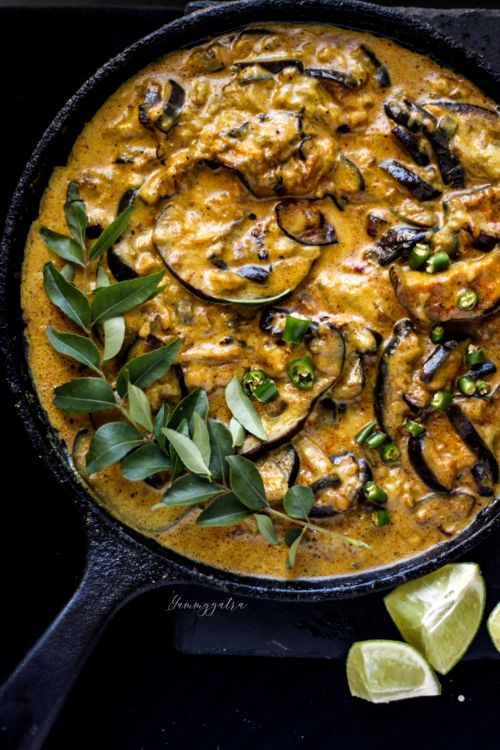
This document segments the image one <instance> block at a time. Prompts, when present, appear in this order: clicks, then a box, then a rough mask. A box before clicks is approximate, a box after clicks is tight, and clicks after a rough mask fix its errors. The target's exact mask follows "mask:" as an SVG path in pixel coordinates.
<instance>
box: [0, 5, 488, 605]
mask: <svg viewBox="0 0 500 750" xmlns="http://www.w3.org/2000/svg"><path fill="white" fill-rule="evenodd" d="M291 8H294V12H295V13H296V15H295V16H294V17H293V18H291V16H290V11H291ZM331 8H332V4H331V3H327V2H316V3H304V2H299V3H293V4H292V3H286V7H285V4H284V3H279V2H274V3H264V2H254V3H237V4H236V8H232V9H231V11H230V13H227V11H226V9H224V11H225V12H223V11H222V9H214V10H211V11H209V12H208V13H204V14H202V16H199V17H198V19H187V20H183V21H180V22H178V23H177V26H178V27H179V29H177V28H175V27H176V24H174V27H173V29H172V31H169V29H163V30H160V31H159V32H156V33H155V34H153V35H151V36H150V37H148V38H147V39H146V40H144V41H143V42H140V43H138V44H137V45H135V46H134V47H133V48H131V50H129V51H128V52H126V53H124V55H122V56H119V57H118V58H117V59H116V60H115V61H112V63H110V64H109V65H108V66H106V67H105V68H104V69H102V70H101V71H100V72H99V73H98V74H97V75H96V77H95V78H94V79H92V81H91V82H89V83H88V84H86V85H85V86H84V87H83V89H82V90H81V92H80V93H79V94H77V96H76V97H75V98H74V99H73V100H71V102H70V103H69V104H68V106H67V107H66V108H65V110H63V112H62V113H61V115H60V116H59V117H58V118H57V119H56V121H54V123H53V125H52V126H51V128H50V129H49V131H47V134H46V135H45V136H44V138H43V140H42V142H41V144H40V146H39V147H38V149H37V152H36V153H35V155H34V158H33V160H32V161H31V163H30V165H29V166H28V168H27V171H26V172H25V175H24V176H23V180H22V181H21V184H20V186H19V188H18V191H17V192H16V196H15V199H14V202H13V206H12V209H11V212H10V214H9V219H8V223H7V232H6V236H5V239H4V244H3V248H4V253H8V254H9V255H8V262H4V264H3V266H2V283H3V290H4V297H3V299H4V308H3V310H2V313H3V316H2V333H3V336H2V345H3V349H4V354H5V360H6V364H7V368H8V377H9V381H10V383H11V385H12V387H13V388H14V390H15V392H16V396H17V398H18V400H19V403H20V410H21V413H22V416H23V418H24V421H25V424H26V425H27V428H28V430H29V433H30V436H31V438H32V440H33V441H34V442H35V444H36V446H37V448H38V449H39V450H41V452H42V453H43V456H44V459H45V461H46V462H47V463H48V464H49V466H50V468H51V470H52V471H53V473H55V474H56V476H57V478H58V479H59V481H61V482H64V483H65V484H66V485H67V486H68V487H70V488H71V491H72V492H73V493H74V494H75V498H76V499H77V500H78V504H79V506H80V508H81V509H82V510H83V512H85V513H91V514H92V516H93V518H94V523H102V522H104V523H106V524H108V526H109V527H110V528H113V529H117V528H118V526H119V525H118V524H117V522H116V521H111V520H110V519H105V516H104V513H103V512H102V511H101V510H100V509H97V508H96V507H95V506H94V504H93V503H92V502H91V501H90V500H89V498H88V496H87V495H86V494H85V493H84V492H83V491H82V488H81V487H80V486H79V485H78V484H77V483H76V482H75V478H74V477H73V476H71V475H69V471H68V466H67V461H66V457H65V456H64V454H63V452H62V448H61V446H60V445H59V444H58V443H57V439H56V438H55V436H54V434H53V433H52V432H51V430H50V428H49V427H48V426H47V424H46V422H45V419H44V416H43V414H42V413H41V411H40V409H39V408H38V405H37V401H36V397H34V396H33V388H32V385H31V381H30V379H29V374H28V372H27V370H26V365H25V361H24V353H23V352H22V336H21V335H20V330H21V316H20V311H19V302H18V300H17V297H16V296H15V289H13V288H12V287H13V285H12V284H11V285H10V286H9V284H7V279H8V278H12V277H11V274H13V273H17V272H18V266H19V263H20V260H21V255H22V248H21V247H20V245H21V244H22V242H23V239H24V235H23V232H22V229H21V230H19V227H26V226H27V225H28V223H29V222H30V221H31V219H32V218H33V217H34V215H35V214H36V210H37V205H38V200H39V197H40V194H41V192H42V190H43V188H44V186H45V182H46V179H47V176H48V174H49V173H50V171H51V169H52V166H53V165H54V164H56V163H59V162H60V161H63V160H64V159H65V156H66V155H67V153H68V151H69V148H70V146H71V145H72V142H73V138H74V136H75V135H76V134H77V133H78V132H79V130H80V126H81V122H82V121H83V120H84V119H86V118H87V117H88V116H89V115H90V114H91V113H93V111H94V110H95V109H96V108H97V106H99V104H100V103H101V102H102V101H104V99H105V98H106V97H107V95H108V94H109V93H110V92H111V91H112V90H114V88H115V87H116V86H117V85H118V83H121V82H122V81H123V80H125V79H126V78H127V77H128V76H129V75H130V72H131V71H132V70H135V69H136V68H138V67H140V66H141V65H143V64H144V63H145V62H146V61H148V60H149V59H151V58H153V57H155V56H157V55H158V54H160V51H161V53H164V52H165V47H166V46H168V40H169V39H175V46H179V40H180V39H182V43H186V44H187V43H189V42H191V43H192V42H195V41H198V40H199V39H200V38H202V37H204V36H207V35H208V34H209V33H210V32H211V30H212V29H215V28H216V29H217V32H220V31H222V30H227V29H230V28H232V27H234V25H235V21H234V20H233V19H236V18H237V19H238V23H244V22H245V20H250V19H251V20H252V21H255V20H256V17H257V16H256V12H255V9H259V16H258V17H259V19H260V20H271V19H276V20H278V19H279V18H280V17H281V18H282V17H283V15H285V14H286V20H302V19H303V18H304V17H306V18H308V19H311V15H312V13H311V9H314V16H315V18H314V20H318V21H321V20H328V22H330V23H336V24H337V25H342V22H344V23H345V25H350V26H356V27H358V28H359V27H363V24H365V26H364V27H365V28H367V29H368V28H369V29H371V30H375V31H376V30H377V29H383V30H384V32H385V33H387V18H390V19H392V23H393V24H396V26H395V28H397V31H395V32H394V36H395V37H396V36H397V38H398V41H403V42H405V41H406V42H407V44H409V43H410V41H411V42H412V43H413V44H414V45H415V46H416V47H419V49H420V50H423V51H428V49H429V45H430V44H431V43H432V45H435V44H436V35H435V34H433V33H432V32H431V31H430V30H428V29H426V28H425V27H423V28H422V29H420V31H417V28H418V27H417V26H416V25H415V24H413V23H412V24H408V22H399V21H398V17H397V15H395V14H393V13H392V12H385V11H382V9H378V8H373V7H372V6H367V7H364V6H359V5H358V4H356V7H354V8H352V7H351V6H350V5H349V4H338V5H336V8H337V9H338V10H337V15H336V16H335V17H334V16H333V15H332V13H331ZM328 11H330V12H328ZM233 13H234V15H233ZM245 13H246V16H245ZM354 18H356V19H357V20H356V23H355V22H354V21H353V19H354ZM365 22H366V23H365ZM410 37H411V40H410ZM417 39H418V42H417ZM424 39H425V41H424ZM420 40H421V42H422V43H421V44H420ZM441 49H443V50H444V49H445V48H444V47H443V45H441ZM451 57H455V58H456V55H454V54H453V53H452V52H450V58H448V56H447V59H446V62H447V63H449V62H450V61H452V60H451ZM452 62H453V61H452ZM457 67H458V66H457ZM462 68H463V66H462ZM464 72H466V73H467V75H468V76H469V78H471V79H472V80H473V81H475V82H477V83H479V84H480V85H481V84H482V85H483V88H484V89H485V90H486V93H488V90H489V91H491V92H492V91H493V85H494V80H493V79H492V78H491V77H490V75H489V74H488V72H487V71H486V70H483V69H482V68H481V67H478V66H477V65H476V64H475V63H473V62H472V61H471V60H469V61H468V69H467V70H466V71H464ZM96 105H97V106H96ZM63 124H64V125H65V126H66V130H65V132H64V133H61V132H60V130H59V129H60V127H61V126H62V125H63ZM28 193H29V198H28V199H27V194H28ZM14 331H15V332H16V336H15V342H14V346H13V345H12V340H11V337H12V333H13V332H14ZM12 338H14V337H12ZM25 394H31V396H30V397H26V395H25ZM47 431H48V434H50V435H51V439H50V441H49V443H50V444H47V443H46V439H44V437H43V436H44V434H47ZM497 515H498V510H495V507H494V504H493V505H492V506H490V507H488V508H487V509H486V510H485V511H483V512H482V513H481V514H480V516H478V517H477V519H476V520H475V522H474V523H473V524H472V526H471V527H469V528H468V529H467V530H466V532H464V533H463V534H462V535H460V537H459V538H457V539H456V540H453V541H452V542H449V543H447V544H444V545H440V547H439V550H435V549H434V550H431V551H430V552H429V553H424V554H422V555H419V556H418V557H416V558H412V559H411V560H406V561H405V562H403V563H401V564H399V565H397V566H393V567H391V568H385V569H378V570H375V571H368V572H367V573H364V574H361V575H356V576H344V577H341V578H337V579H332V580H322V581H317V582H316V581H307V582H300V581H297V582H295V581H293V582H288V583H286V584H283V583H281V582H274V581H267V580H266V581H262V580H261V579H245V578H241V577H234V576H229V575H227V574H221V573H220V572H219V571H213V570H208V569H204V568H203V567H201V566H193V565H192V564H191V563H189V564H186V562H185V561H184V560H181V559H179V558H177V557H176V556H174V555H172V554H170V553H168V554H166V555H165V559H166V560H168V562H165V565H167V566H169V567H170V566H172V567H173V568H174V569H176V570H177V571H178V572H182V573H183V574H187V573H191V574H192V576H193V577H194V578H195V579H196V580H198V581H200V582H210V583H213V584H215V585H218V586H221V587H223V588H226V589H231V590H236V591H240V593H241V592H248V593H250V592H255V593H257V594H260V595H268V596H276V597H288V598H294V597H295V596H297V595H301V596H304V595H307V596H311V597H315V598H319V597H325V596H333V595H336V596H342V595H344V596H345V595H352V594H355V593H361V592H362V591H365V590H371V589H373V588H380V587H382V586H389V585H394V584H395V583H397V582H398V581H399V580H402V579H403V578H405V577H408V576H410V575H417V574H421V573H423V572H425V571H426V570H427V569H430V567H435V566H437V565H438V564H441V563H442V562H444V560H446V559H448V556H449V555H450V554H451V553H453V554H459V553H460V552H463V551H465V549H466V548H468V547H469V546H470V545H471V544H472V543H474V542H475V541H477V540H478V539H479V538H480V537H482V536H483V534H484V533H485V532H486V530H487V529H488V528H489V527H490V526H491V525H492V524H493V522H494V520H495V518H496V517H497ZM91 533H92V532H91ZM129 534H130V535H131V536H132V537H133V538H135V535H133V534H131V532H129V531H127V533H126V534H125V535H124V533H123V529H122V530H121V532H120V535H121V536H122V537H127V536H128V535H129ZM141 543H142V544H144V543H145V542H144V539H143V538H142V537H141ZM148 544H149V543H148ZM152 548H154V550H155V552H158V548H157V547H156V546H154V547H152ZM164 554H165V553H163V552H162V558H163V557H164Z"/></svg>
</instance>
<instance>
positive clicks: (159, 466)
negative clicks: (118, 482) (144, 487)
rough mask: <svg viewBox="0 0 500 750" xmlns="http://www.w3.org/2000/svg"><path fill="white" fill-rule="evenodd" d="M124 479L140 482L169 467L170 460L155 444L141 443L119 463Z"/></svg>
mask: <svg viewBox="0 0 500 750" xmlns="http://www.w3.org/2000/svg"><path fill="white" fill-rule="evenodd" d="M120 466H121V470H122V474H123V476H124V477H125V479H128V480H129V481H131V482H140V481H142V480H143V479H147V477H151V476H153V474H158V473H160V472H162V471H168V470H169V469H170V461H169V458H168V456H166V455H165V454H164V453H163V452H162V451H161V450H160V448H158V446H157V445H154V443H150V444H149V445H141V447H140V448H137V449H136V450H135V451H134V452H133V453H129V454H128V456H126V457H125V458H124V459H123V461H122V462H121V464H120Z"/></svg>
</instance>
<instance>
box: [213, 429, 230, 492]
mask: <svg viewBox="0 0 500 750" xmlns="http://www.w3.org/2000/svg"><path fill="white" fill-rule="evenodd" d="M208 433H209V435H210V450H211V453H210V464H209V469H210V471H211V472H212V474H213V476H214V477H215V479H217V480H218V481H219V482H225V481H226V479H227V477H228V474H229V466H228V464H227V462H226V458H227V456H232V455H233V439H232V437H231V433H230V432H229V430H228V429H227V427H226V426H225V425H223V424H222V422H218V421H217V420H216V419H209V420H208Z"/></svg>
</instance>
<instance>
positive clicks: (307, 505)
mask: <svg viewBox="0 0 500 750" xmlns="http://www.w3.org/2000/svg"><path fill="white" fill-rule="evenodd" d="M313 503H314V494H313V491H312V489H311V488H310V487H304V486H302V485H300V484H296V485H295V486H294V487H290V489H289V490H287V491H286V493H285V497H284V499H283V507H284V508H285V511H286V512H287V513H288V515H289V516H290V518H307V517H308V515H309V513H310V512H311V508H312V506H313Z"/></svg>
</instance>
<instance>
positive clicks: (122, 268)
mask: <svg viewBox="0 0 500 750" xmlns="http://www.w3.org/2000/svg"><path fill="white" fill-rule="evenodd" d="M106 259H107V261H108V268H109V270H110V271H111V273H112V274H113V277H114V278H115V279H116V281H130V280H131V279H136V278H137V277H138V276H139V274H138V273H137V271H135V270H134V269H133V268H131V267H130V266H129V265H128V263H125V261H124V260H122V259H121V258H120V256H119V255H118V254H117V252H116V251H115V248H114V246H113V247H110V248H109V250H108V252H107V254H106Z"/></svg>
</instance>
